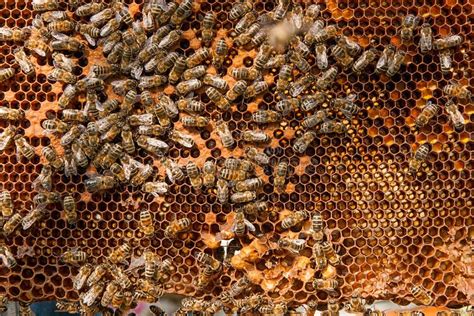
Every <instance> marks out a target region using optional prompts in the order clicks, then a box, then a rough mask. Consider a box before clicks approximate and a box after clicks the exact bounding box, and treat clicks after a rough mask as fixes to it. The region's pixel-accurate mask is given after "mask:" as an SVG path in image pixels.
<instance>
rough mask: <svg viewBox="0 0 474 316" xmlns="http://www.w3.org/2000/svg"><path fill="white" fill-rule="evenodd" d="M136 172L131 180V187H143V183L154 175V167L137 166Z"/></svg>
mask: <svg viewBox="0 0 474 316" xmlns="http://www.w3.org/2000/svg"><path fill="white" fill-rule="evenodd" d="M136 170H137V171H136V172H135V174H134V175H133V176H132V177H131V179H130V185H131V186H134V187H138V186H141V185H143V183H145V181H146V180H147V179H148V178H150V177H151V176H152V175H153V167H152V166H150V165H144V164H137V166H136ZM127 172H128V171H127Z"/></svg>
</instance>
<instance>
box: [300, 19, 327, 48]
mask: <svg viewBox="0 0 474 316" xmlns="http://www.w3.org/2000/svg"><path fill="white" fill-rule="evenodd" d="M323 27H324V21H322V20H316V21H314V22H313V23H312V24H311V26H310V27H309V28H308V31H307V32H306V34H305V35H304V42H305V44H306V45H308V46H311V45H313V44H314V43H315V42H316V36H318V37H319V36H320V32H321V31H322V30H323ZM323 42H325V41H321V42H320V43H318V44H322V43H323Z"/></svg>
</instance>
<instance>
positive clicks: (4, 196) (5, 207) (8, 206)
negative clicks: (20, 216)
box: [0, 190, 13, 217]
mask: <svg viewBox="0 0 474 316" xmlns="http://www.w3.org/2000/svg"><path fill="white" fill-rule="evenodd" d="M0 209H1V213H2V216H4V217H10V216H12V214H13V201H12V197H11V195H10V192H8V191H7V190H3V191H1V192H0Z"/></svg>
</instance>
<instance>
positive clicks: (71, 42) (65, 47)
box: [32, 33, 84, 56]
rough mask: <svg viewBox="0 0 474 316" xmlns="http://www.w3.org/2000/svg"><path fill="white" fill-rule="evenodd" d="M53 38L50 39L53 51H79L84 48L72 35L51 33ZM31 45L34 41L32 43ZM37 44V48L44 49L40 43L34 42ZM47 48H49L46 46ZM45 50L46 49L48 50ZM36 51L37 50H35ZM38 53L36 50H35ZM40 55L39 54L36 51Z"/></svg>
mask: <svg viewBox="0 0 474 316" xmlns="http://www.w3.org/2000/svg"><path fill="white" fill-rule="evenodd" d="M52 36H53V37H54V40H53V41H51V48H52V49H53V50H54V51H68V52H80V51H82V50H83V49H84V44H82V43H81V42H80V41H79V40H77V39H76V38H74V37H71V36H67V35H66V34H62V33H52ZM32 45H33V47H34V46H35V43H32ZM36 45H37V46H39V49H42V50H44V49H45V48H46V47H45V48H42V47H41V46H42V45H41V44H36ZM47 49H48V50H49V48H47ZM48 50H47V51H48ZM36 52H37V51H36ZM37 53H38V52H37ZM38 55H40V56H41V54H39V53H38Z"/></svg>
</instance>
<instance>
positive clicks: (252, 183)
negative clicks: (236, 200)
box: [234, 178, 263, 192]
mask: <svg viewBox="0 0 474 316" xmlns="http://www.w3.org/2000/svg"><path fill="white" fill-rule="evenodd" d="M262 186H263V180H262V179H261V178H250V179H246V180H242V181H237V182H236V183H235V184H234V189H235V191H237V192H243V191H256V190H258V189H260V188H261V187H262Z"/></svg>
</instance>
